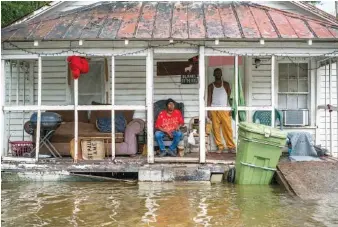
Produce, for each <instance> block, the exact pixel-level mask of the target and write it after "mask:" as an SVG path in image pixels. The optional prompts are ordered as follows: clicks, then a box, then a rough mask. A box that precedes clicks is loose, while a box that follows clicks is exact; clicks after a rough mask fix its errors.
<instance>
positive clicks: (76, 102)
mask: <svg viewBox="0 0 338 227" xmlns="http://www.w3.org/2000/svg"><path fill="white" fill-rule="evenodd" d="M78 80H79V79H74V121H75V122H74V163H77V156H78V150H79V146H78V140H79V122H78V121H79V114H78V105H79V81H78Z"/></svg>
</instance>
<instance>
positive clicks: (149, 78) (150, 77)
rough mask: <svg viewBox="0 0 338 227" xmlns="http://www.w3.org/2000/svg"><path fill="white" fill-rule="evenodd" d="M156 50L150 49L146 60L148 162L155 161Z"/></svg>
mask: <svg viewBox="0 0 338 227" xmlns="http://www.w3.org/2000/svg"><path fill="white" fill-rule="evenodd" d="M153 66H154V52H153V49H152V48H149V49H148V54H147V60H146V91H147V97H146V102H147V152H148V163H154V116H153V115H154V111H153V109H154V101H153V99H154V97H153V95H154V89H153V88H154V68H153Z"/></svg>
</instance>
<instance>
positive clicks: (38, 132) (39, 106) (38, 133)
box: [35, 56, 42, 161]
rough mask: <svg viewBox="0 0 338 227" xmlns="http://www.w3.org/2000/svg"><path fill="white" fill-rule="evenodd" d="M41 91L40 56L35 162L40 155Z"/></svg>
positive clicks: (40, 61) (40, 64) (40, 63)
mask: <svg viewBox="0 0 338 227" xmlns="http://www.w3.org/2000/svg"><path fill="white" fill-rule="evenodd" d="M41 90H42V60H41V56H39V57H38V117H37V126H36V143H35V146H36V154H35V160H36V161H39V153H40V136H41V135H40V133H41Z"/></svg>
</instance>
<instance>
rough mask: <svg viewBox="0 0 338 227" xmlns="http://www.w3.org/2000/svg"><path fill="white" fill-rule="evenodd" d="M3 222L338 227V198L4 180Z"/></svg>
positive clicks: (250, 189) (220, 187) (262, 189)
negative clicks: (14, 182)
mask: <svg viewBox="0 0 338 227" xmlns="http://www.w3.org/2000/svg"><path fill="white" fill-rule="evenodd" d="M1 192H2V197H1V202H2V204H1V207H2V226H15V227H16V226H81V227H82V226H90V227H92V226H235V227H236V226H316V227H317V226H337V225H338V217H337V213H338V211H337V210H338V196H337V195H332V194H331V195H328V196H327V197H326V198H324V197H323V198H322V199H321V200H300V199H295V198H292V197H290V196H289V195H288V194H286V193H285V192H284V191H283V190H281V189H280V188H278V187H274V186H247V185H246V186H238V185H230V184H217V185H210V184H205V183H138V184H126V183H93V182H92V183H84V182H77V183H76V182H73V183H70V182H69V183H25V184H7V183H3V184H2V191H1Z"/></svg>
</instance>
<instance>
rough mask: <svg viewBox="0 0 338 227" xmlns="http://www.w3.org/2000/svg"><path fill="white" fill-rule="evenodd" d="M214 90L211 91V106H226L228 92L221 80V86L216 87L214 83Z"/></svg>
mask: <svg viewBox="0 0 338 227" xmlns="http://www.w3.org/2000/svg"><path fill="white" fill-rule="evenodd" d="M212 85H213V86H214V91H213V93H212V101H211V106H217V107H224V106H228V94H227V92H226V90H225V88H224V85H223V82H222V86H221V87H216V86H215V84H214V83H212Z"/></svg>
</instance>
